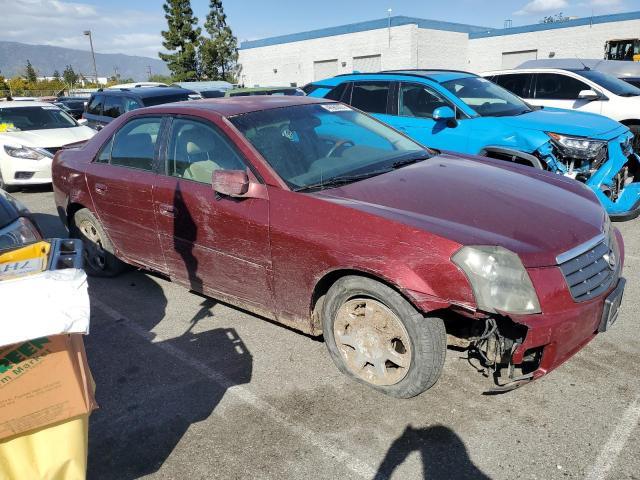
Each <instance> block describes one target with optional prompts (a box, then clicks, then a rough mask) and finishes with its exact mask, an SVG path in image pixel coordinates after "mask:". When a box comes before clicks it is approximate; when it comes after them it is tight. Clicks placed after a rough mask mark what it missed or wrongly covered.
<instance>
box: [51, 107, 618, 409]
mask: <svg viewBox="0 0 640 480" xmlns="http://www.w3.org/2000/svg"><path fill="white" fill-rule="evenodd" d="M53 172H54V189H55V198H56V203H57V206H58V209H59V212H60V215H61V216H62V218H63V220H64V221H65V222H67V223H68V225H69V228H70V231H71V233H72V234H73V235H75V236H78V237H81V238H82V239H83V240H85V242H86V244H87V249H86V250H87V252H88V253H87V258H86V261H87V269H88V271H89V272H90V273H92V274H94V275H103V276H111V275H115V274H117V273H118V272H120V271H122V269H123V268H124V267H125V264H130V265H134V266H137V267H141V268H145V269H148V270H153V271H157V272H160V273H162V274H164V275H167V276H168V277H170V278H171V279H172V280H173V281H175V282H178V283H180V284H183V285H185V286H186V287H188V288H190V289H192V290H196V291H199V292H203V293H204V294H207V295H210V296H213V297H216V298H219V299H221V300H223V301H226V302H229V303H231V304H235V305H238V306H240V307H242V308H245V309H248V310H250V311H253V312H256V313H258V314H260V315H263V316H265V317H268V318H270V319H274V320H276V321H278V322H281V323H283V324H286V325H289V326H292V327H294V328H297V329H299V330H302V331H304V332H308V333H311V334H314V335H320V334H322V335H324V339H325V341H326V344H327V347H328V350H329V353H330V355H331V357H332V358H333V360H334V362H335V364H336V365H337V367H338V368H339V369H340V370H341V371H342V372H344V373H345V374H347V375H349V376H351V377H353V378H355V379H356V380H358V381H360V382H363V383H366V384H368V385H370V386H372V387H373V388H376V389H378V390H380V391H382V392H384V393H387V394H389V395H394V396H397V397H411V396H414V395H417V394H419V393H421V392H423V391H424V390H426V389H428V388H429V387H431V386H432V385H433V384H434V383H435V382H436V380H437V379H438V377H439V375H440V372H441V370H442V366H443V362H444V358H445V353H446V346H447V340H448V338H449V339H450V340H451V341H452V342H453V343H455V344H456V345H458V346H461V345H462V346H465V347H466V348H468V350H469V354H470V355H471V358H472V359H474V358H475V359H477V361H479V362H481V363H482V364H483V366H484V367H485V368H486V369H488V370H489V371H491V372H492V373H493V375H494V379H495V381H496V383H497V386H496V387H494V389H497V390H499V391H500V390H508V389H511V388H514V387H516V386H518V385H521V384H523V383H526V382H528V381H530V380H532V379H536V378H538V377H540V376H542V375H544V374H546V373H548V372H549V371H551V370H552V369H554V368H555V367H557V366H558V365H560V364H561V363H563V362H564V361H565V360H567V359H568V358H569V357H571V356H572V355H573V354H574V353H576V352H577V351H578V350H580V349H581V348H582V347H583V346H584V345H585V344H587V343H588V342H589V341H590V340H591V339H592V338H593V337H594V336H595V335H596V334H597V333H598V332H602V331H605V330H606V329H607V328H608V327H610V325H611V324H612V323H613V322H614V321H615V320H616V318H617V312H618V307H619V305H620V301H621V299H622V294H623V289H624V279H622V278H621V277H620V273H621V269H622V264H623V257H624V249H623V243H622V237H621V235H620V233H619V232H618V230H617V229H615V228H614V227H612V226H611V225H610V223H609V220H608V217H607V215H606V214H605V212H604V210H603V208H602V207H601V206H600V204H599V202H598V200H597V198H596V197H595V195H594V194H593V192H591V191H590V190H589V189H588V188H587V187H586V186H584V185H582V184H580V183H578V182H576V181H574V180H571V179H567V178H563V177H561V176H558V175H554V174H551V173H547V172H544V171H537V170H533V169H531V168H527V167H522V166H519V165H515V164H509V163H506V162H502V161H499V160H490V159H482V158H479V157H473V156H466V155H454V154H450V153H445V152H436V151H432V150H428V149H425V148H424V147H421V146H420V145H418V144H417V143H415V142H413V141H412V140H410V139H409V138H407V137H405V136H404V135H402V134H400V133H398V132H397V131H395V130H393V129H391V128H390V127H387V126H385V125H384V124H382V123H380V122H378V121H377V120H375V119H373V118H371V117H369V116H367V115H365V114H363V113H361V112H359V111H357V110H354V109H352V108H351V107H348V106H346V105H343V104H340V103H336V102H331V101H327V100H321V99H314V98H309V97H251V98H237V99H215V100H205V101H198V102H185V103H180V104H171V105H162V106H158V107H152V108H144V109H140V110H135V111H133V112H129V113H128V114H126V115H124V116H122V117H120V118H118V119H116V120H114V121H113V122H112V123H110V124H109V125H108V126H107V127H105V128H104V129H103V130H102V131H101V132H99V133H98V134H97V135H96V136H95V138H94V139H92V140H91V141H89V142H88V143H87V144H86V145H85V146H83V147H81V148H78V149H70V150H63V151H61V152H59V153H58V154H57V155H56V157H55V159H54V164H53ZM447 334H449V336H447Z"/></svg>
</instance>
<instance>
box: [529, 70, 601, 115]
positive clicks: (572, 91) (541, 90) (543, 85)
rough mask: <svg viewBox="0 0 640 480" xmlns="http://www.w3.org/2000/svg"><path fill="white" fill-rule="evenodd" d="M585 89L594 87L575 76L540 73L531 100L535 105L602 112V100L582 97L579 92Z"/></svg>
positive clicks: (537, 75)
mask: <svg viewBox="0 0 640 480" xmlns="http://www.w3.org/2000/svg"><path fill="white" fill-rule="evenodd" d="M583 90H592V88H591V86H589V85H588V84H587V83H585V82H583V81H581V80H579V79H577V78H575V77H572V76H569V75H567V74H561V73H553V72H548V73H538V74H536V77H535V80H534V96H533V98H531V99H529V101H530V102H531V103H532V104H533V105H542V106H546V107H556V108H566V109H568V110H580V111H583V112H590V113H598V114H599V113H601V112H602V101H600V100H592V101H590V100H583V99H580V98H579V94H580V92H581V91H583Z"/></svg>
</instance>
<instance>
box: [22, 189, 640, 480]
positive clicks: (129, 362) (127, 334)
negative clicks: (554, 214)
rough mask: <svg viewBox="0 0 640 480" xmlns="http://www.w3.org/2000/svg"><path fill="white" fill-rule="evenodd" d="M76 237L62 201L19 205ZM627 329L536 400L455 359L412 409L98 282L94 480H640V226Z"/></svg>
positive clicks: (35, 197)
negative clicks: (61, 215)
mask: <svg viewBox="0 0 640 480" xmlns="http://www.w3.org/2000/svg"><path fill="white" fill-rule="evenodd" d="M15 196H16V197H17V198H19V199H20V200H21V201H22V202H23V203H24V204H26V205H27V206H28V207H29V208H30V209H31V210H32V211H33V212H35V213H36V218H37V220H38V221H39V223H40V224H41V225H42V228H43V229H44V230H45V233H46V234H47V235H49V236H61V235H66V231H65V230H64V228H63V227H62V225H61V224H60V222H59V221H58V218H57V216H56V213H55V206H54V203H53V194H52V193H51V190H50V189H49V188H38V189H29V190H25V191H23V192H20V193H18V194H16V195H15ZM616 226H617V227H618V228H620V230H621V231H622V233H623V235H624V239H625V243H626V266H625V270H624V276H625V277H626V278H627V282H628V283H627V290H626V293H625V300H624V302H623V306H622V311H621V314H620V318H619V320H618V321H617V323H616V324H615V325H614V327H613V328H612V330H610V331H609V332H606V333H605V334H602V335H599V336H598V337H596V338H595V339H594V340H593V341H592V342H591V343H590V344H589V345H588V346H587V347H586V348H585V349H583V350H582V351H581V352H579V353H578V354H577V355H576V356H575V357H573V358H572V359H571V360H570V361H569V362H567V363H566V364H564V365H562V366H561V367H560V368H558V369H557V370H555V371H554V372H552V373H551V374H549V375H548V376H546V377H544V378H543V379H541V380H539V381H536V382H533V383H532V384H529V385H526V386H525V387H523V388H520V389H518V390H515V391H513V392H510V393H508V394H503V395H499V396H483V395H482V392H483V391H484V390H485V389H486V388H487V387H488V386H489V385H490V384H489V381H488V380H487V379H485V378H483V377H482V375H481V374H479V373H478V372H476V371H475V370H474V369H473V368H472V367H471V366H470V365H469V363H467V361H466V360H465V359H464V354H463V353H461V352H459V351H456V350H449V351H448V352H447V360H446V364H445V367H444V372H443V375H442V378H441V379H440V381H439V382H438V383H437V384H436V385H435V386H434V387H433V388H432V389H431V390H429V391H427V392H426V393H424V394H422V395H420V396H418V397H416V398H413V399H410V400H398V399H394V398H390V397H386V396H384V395H382V394H379V393H377V392H375V391H373V390H370V389H368V388H367V387H365V386H363V385H360V384H356V383H354V382H352V381H350V380H349V379H347V378H346V377H344V376H342V375H341V374H340V373H338V371H337V370H336V368H335V367H334V366H333V364H332V362H331V360H330V358H329V355H328V353H327V351H326V349H325V346H324V344H323V343H322V341H320V340H318V339H315V338H312V337H308V336H305V335H302V334H300V333H297V332H295V331H292V330H289V329H287V328H285V327H282V326H280V325H277V324H275V323H272V322H269V321H267V320H265V319H262V318H260V317H257V316H255V315H252V314H250V313H247V312H245V311H242V310H238V309H236V308H233V307H230V306H228V305H225V304H222V303H219V302H217V301H216V300H214V299H210V298H206V297H202V296H200V295H196V294H194V293H191V292H189V291H187V290H185V289H184V288H182V287H180V286H178V285H175V284H172V283H171V282H169V281H167V280H165V279H163V278H159V277H157V276H154V275H151V274H148V273H145V272H141V271H132V272H129V273H126V274H124V275H122V276H120V277H118V278H115V279H90V295H91V302H92V317H91V322H92V323H91V334H90V335H89V336H88V337H87V338H86V347H87V355H88V358H89V363H90V366H91V370H92V372H93V375H94V377H95V381H96V383H97V393H96V395H97V400H98V403H99V404H100V409H99V410H97V411H95V412H94V413H93V414H92V415H91V422H90V431H89V437H90V438H89V474H88V478H90V479H131V478H139V477H144V476H149V477H150V478H171V479H200V478H202V479H205V478H224V479H236V478H251V479H289V478H295V479H352V478H353V479H374V478H375V479H377V480H379V479H386V478H393V479H422V478H425V479H572V478H580V479H581V478H586V479H589V480H595V479H604V478H608V479H615V480H625V479H635V480H637V479H640V455H639V454H640V423H639V420H640V383H639V382H638V375H639V373H640V369H639V367H638V363H639V360H640V355H639V354H640V347H639V346H638V326H639V321H638V313H640V308H639V298H640V296H639V294H640V235H639V234H640V219H638V220H635V221H631V222H628V223H618V224H616Z"/></svg>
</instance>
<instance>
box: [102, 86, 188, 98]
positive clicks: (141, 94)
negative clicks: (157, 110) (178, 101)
mask: <svg viewBox="0 0 640 480" xmlns="http://www.w3.org/2000/svg"><path fill="white" fill-rule="evenodd" d="M189 93H195V92H192V91H191V90H187V89H186V88H180V87H138V88H113V89H111V88H109V89H104V90H98V91H97V92H95V93H94V95H99V94H100V95H113V96H125V95H126V96H134V97H138V98H151V97H165V96H168V95H180V94H189Z"/></svg>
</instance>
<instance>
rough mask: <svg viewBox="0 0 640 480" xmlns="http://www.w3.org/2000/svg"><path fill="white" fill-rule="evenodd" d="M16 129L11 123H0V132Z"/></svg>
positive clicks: (15, 130) (14, 130)
mask: <svg viewBox="0 0 640 480" xmlns="http://www.w3.org/2000/svg"><path fill="white" fill-rule="evenodd" d="M17 131H18V129H17V128H16V127H15V125H14V124H13V123H0V133H2V132H17Z"/></svg>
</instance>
